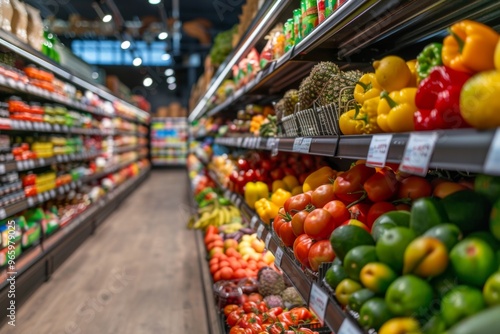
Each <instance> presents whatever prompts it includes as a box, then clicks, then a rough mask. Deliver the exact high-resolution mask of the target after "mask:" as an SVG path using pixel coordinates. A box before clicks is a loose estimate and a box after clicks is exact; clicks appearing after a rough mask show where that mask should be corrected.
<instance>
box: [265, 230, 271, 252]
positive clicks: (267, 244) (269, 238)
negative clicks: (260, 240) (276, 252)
mask: <svg viewBox="0 0 500 334" xmlns="http://www.w3.org/2000/svg"><path fill="white" fill-rule="evenodd" d="M272 237H273V236H272V234H271V232H269V233H268V234H267V235H266V240H264V243H265V244H266V249H269V243H270V242H271V238H272Z"/></svg>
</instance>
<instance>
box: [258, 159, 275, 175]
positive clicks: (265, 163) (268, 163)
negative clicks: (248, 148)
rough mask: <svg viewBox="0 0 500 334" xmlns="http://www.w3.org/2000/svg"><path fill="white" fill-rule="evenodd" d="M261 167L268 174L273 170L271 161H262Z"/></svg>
mask: <svg viewBox="0 0 500 334" xmlns="http://www.w3.org/2000/svg"><path fill="white" fill-rule="evenodd" d="M260 167H261V168H262V169H263V170H265V171H266V172H269V171H270V170H271V169H273V164H272V163H271V161H269V160H262V161H261V163H260Z"/></svg>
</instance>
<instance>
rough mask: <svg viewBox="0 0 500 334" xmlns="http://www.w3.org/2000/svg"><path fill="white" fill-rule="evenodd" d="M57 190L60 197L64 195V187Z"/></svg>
mask: <svg viewBox="0 0 500 334" xmlns="http://www.w3.org/2000/svg"><path fill="white" fill-rule="evenodd" d="M57 190H58V191H59V194H60V195H63V194H64V187H63V186H60V187H58V188H57Z"/></svg>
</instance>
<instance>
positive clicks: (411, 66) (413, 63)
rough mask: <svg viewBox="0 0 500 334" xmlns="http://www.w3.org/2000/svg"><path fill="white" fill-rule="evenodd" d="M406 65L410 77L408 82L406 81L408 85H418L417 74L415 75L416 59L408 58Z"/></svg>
mask: <svg viewBox="0 0 500 334" xmlns="http://www.w3.org/2000/svg"><path fill="white" fill-rule="evenodd" d="M406 65H407V66H408V68H409V69H410V72H411V79H410V82H409V83H408V87H418V84H417V83H418V75H417V60H416V59H413V60H409V61H407V62H406Z"/></svg>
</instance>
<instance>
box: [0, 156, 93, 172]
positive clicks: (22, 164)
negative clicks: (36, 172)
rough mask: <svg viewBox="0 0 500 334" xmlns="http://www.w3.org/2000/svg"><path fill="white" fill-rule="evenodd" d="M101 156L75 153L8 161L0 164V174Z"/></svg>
mask: <svg viewBox="0 0 500 334" xmlns="http://www.w3.org/2000/svg"><path fill="white" fill-rule="evenodd" d="M101 154H103V152H101V151H99V152H88V153H76V154H59V155H56V156H53V157H51V158H45V159H44V158H38V159H30V160H18V161H9V162H6V163H3V164H0V174H5V173H9V172H14V171H18V172H21V171H25V170H32V169H35V168H40V167H46V166H50V165H52V164H55V163H59V162H73V161H83V160H92V159H94V158H97V157H98V156H100V155H101Z"/></svg>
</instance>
